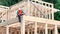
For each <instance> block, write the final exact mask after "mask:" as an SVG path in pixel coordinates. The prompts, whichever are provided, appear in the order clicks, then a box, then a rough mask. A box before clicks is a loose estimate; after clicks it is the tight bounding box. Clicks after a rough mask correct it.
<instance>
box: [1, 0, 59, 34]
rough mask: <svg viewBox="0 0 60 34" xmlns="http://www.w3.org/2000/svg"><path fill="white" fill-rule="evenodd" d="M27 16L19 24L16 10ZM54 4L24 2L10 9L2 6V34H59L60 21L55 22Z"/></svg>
mask: <svg viewBox="0 0 60 34" xmlns="http://www.w3.org/2000/svg"><path fill="white" fill-rule="evenodd" d="M19 8H22V9H23V10H24V11H25V15H23V16H22V22H21V23H19V22H18V19H17V17H16V10H18V9H19ZM54 12H55V9H54V7H53V4H51V3H47V2H43V1H38V3H36V1H35V0H34V1H32V0H30V1H29V0H28V1H22V2H19V3H17V4H15V5H12V6H10V7H5V6H0V20H1V22H0V34H58V29H60V21H56V20H54Z"/></svg>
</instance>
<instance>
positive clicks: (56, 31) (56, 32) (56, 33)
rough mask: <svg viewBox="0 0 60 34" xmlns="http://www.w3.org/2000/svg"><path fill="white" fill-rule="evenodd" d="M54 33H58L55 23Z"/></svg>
mask: <svg viewBox="0 0 60 34" xmlns="http://www.w3.org/2000/svg"><path fill="white" fill-rule="evenodd" d="M55 34H58V29H57V25H56V24H55Z"/></svg>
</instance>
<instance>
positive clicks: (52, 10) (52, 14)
mask: <svg viewBox="0 0 60 34" xmlns="http://www.w3.org/2000/svg"><path fill="white" fill-rule="evenodd" d="M53 6H54V5H52V20H54V11H53Z"/></svg>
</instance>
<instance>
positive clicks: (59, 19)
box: [54, 11, 60, 21]
mask: <svg viewBox="0 0 60 34" xmlns="http://www.w3.org/2000/svg"><path fill="white" fill-rule="evenodd" d="M54 19H55V20H58V21H60V11H58V12H55V13H54Z"/></svg>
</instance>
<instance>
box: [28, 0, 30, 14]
mask: <svg viewBox="0 0 60 34" xmlns="http://www.w3.org/2000/svg"><path fill="white" fill-rule="evenodd" d="M28 15H30V2H29V0H28Z"/></svg>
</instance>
